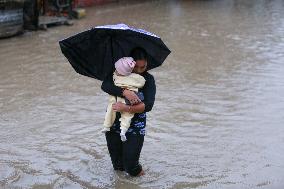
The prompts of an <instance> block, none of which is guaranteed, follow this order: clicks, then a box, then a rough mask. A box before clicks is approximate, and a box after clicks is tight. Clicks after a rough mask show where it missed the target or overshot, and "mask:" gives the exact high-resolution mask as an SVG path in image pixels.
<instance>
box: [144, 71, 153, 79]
mask: <svg viewBox="0 0 284 189" xmlns="http://www.w3.org/2000/svg"><path fill="white" fill-rule="evenodd" d="M143 77H144V78H145V79H146V80H153V81H155V78H154V76H153V75H152V74H150V73H149V72H145V73H144V74H143Z"/></svg>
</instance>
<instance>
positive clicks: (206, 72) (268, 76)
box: [0, 0, 284, 189]
mask: <svg viewBox="0 0 284 189" xmlns="http://www.w3.org/2000/svg"><path fill="white" fill-rule="evenodd" d="M121 22H123V23H126V24H129V25H131V26H134V27H140V28H143V29H146V30H149V31H152V32H153V33H155V34H157V35H159V36H161V38H162V39H163V40H164V41H165V43H166V44H167V45H168V46H169V48H170V49H171V50H172V54H171V55H170V56H169V57H168V59H167V60H166V62H165V63H164V65H163V66H162V67H160V68H157V69H155V70H153V71H152V72H151V73H152V74H153V75H154V76H155V79H156V84H157V98H156V102H155V107H154V108H153V110H152V111H151V112H150V113H149V114H148V125H147V136H146V138H145V143H144V147H143V150H142V154H141V163H142V165H143V166H144V169H145V171H146V175H145V176H143V177H141V178H131V177H129V176H127V175H126V174H125V173H121V172H119V173H116V172H114V171H113V170H112V167H111V162H110V158H109V156H108V151H107V148H106V141H105V138H104V136H103V135H102V134H100V132H99V131H100V130H101V128H102V122H103V118H104V112H105V108H106V106H107V95H106V94H105V93H103V92H102V91H101V90H100V82H99V81H96V80H93V79H90V78H87V77H84V76H80V75H79V74H77V73H76V72H75V71H74V70H73V69H72V68H71V66H70V64H69V63H68V62H67V60H66V59H65V58H64V56H63V55H62V54H61V52H60V49H59V46H58V41H59V40H60V39H63V38H65V37H68V36H70V35H72V34H75V33H77V32H80V31H82V30H85V29H89V28H90V27H92V26H96V25H103V24H115V23H121ZM283 49H284V1H282V0H273V1H271V0H250V1H245V0H235V1H233V0H206V1H205V0H200V1H197V0H195V1H146V2H144V3H141V2H132V3H131V4H127V3H126V2H122V3H118V4H116V3H113V4H109V5H105V6H100V7H93V8H89V9H87V17H86V18H84V19H82V20H78V21H75V24H74V25H73V26H71V27H68V26H61V27H54V28H50V29H48V31H38V32H28V33H25V34H24V35H21V36H17V37H13V38H9V39H4V40H0V113H1V114H0V188H33V189H39V188H40V189H49V188H68V189H70V188H123V189H125V188H131V189H132V188H198V189H211V188H216V189H220V188H230V189H232V188H233V189H240V188H242V189H243V188H250V189H251V188H260V189H262V188H266V189H268V188H269V189H281V188H283V187H284V161H283V159H284V127H283V125H284V98H283V96H284V64H283V62H284V50H283Z"/></svg>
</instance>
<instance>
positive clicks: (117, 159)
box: [105, 132, 124, 171]
mask: <svg viewBox="0 0 284 189" xmlns="http://www.w3.org/2000/svg"><path fill="white" fill-rule="evenodd" d="M105 135H106V141H107V147H108V151H109V154H110V158H111V162H112V165H113V168H114V170H120V171H124V168H123V161H122V160H123V158H122V156H123V146H122V141H121V139H120V135H119V134H118V133H114V132H106V134H105Z"/></svg>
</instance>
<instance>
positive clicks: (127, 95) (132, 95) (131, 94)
mask: <svg viewBox="0 0 284 189" xmlns="http://www.w3.org/2000/svg"><path fill="white" fill-rule="evenodd" d="M123 96H124V97H125V98H127V100H129V102H130V104H131V105H135V104H139V103H140V102H141V100H140V99H139V97H138V96H137V95H136V94H135V92H133V91H130V90H127V89H125V90H124V91H123Z"/></svg>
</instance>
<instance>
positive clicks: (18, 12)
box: [0, 0, 24, 38]
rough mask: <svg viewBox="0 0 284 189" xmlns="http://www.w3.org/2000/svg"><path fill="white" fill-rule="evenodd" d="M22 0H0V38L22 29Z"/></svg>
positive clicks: (14, 33) (19, 31)
mask: <svg viewBox="0 0 284 189" xmlns="http://www.w3.org/2000/svg"><path fill="white" fill-rule="evenodd" d="M23 3H24V0H0V38H3V37H9V36H13V35H16V34H18V33H21V32H22V31H23V25H24V21H23Z"/></svg>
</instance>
